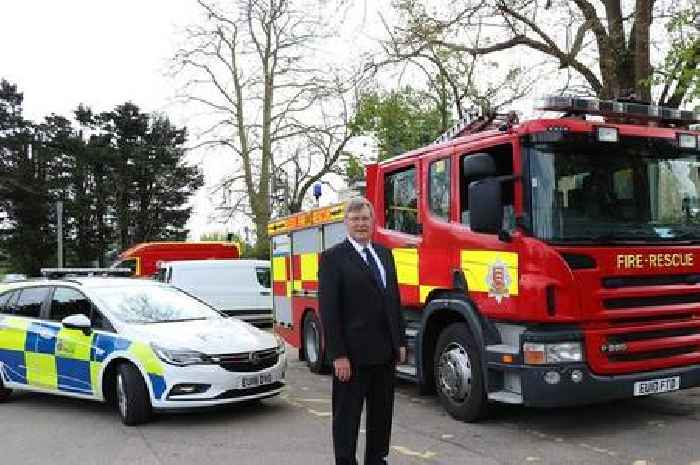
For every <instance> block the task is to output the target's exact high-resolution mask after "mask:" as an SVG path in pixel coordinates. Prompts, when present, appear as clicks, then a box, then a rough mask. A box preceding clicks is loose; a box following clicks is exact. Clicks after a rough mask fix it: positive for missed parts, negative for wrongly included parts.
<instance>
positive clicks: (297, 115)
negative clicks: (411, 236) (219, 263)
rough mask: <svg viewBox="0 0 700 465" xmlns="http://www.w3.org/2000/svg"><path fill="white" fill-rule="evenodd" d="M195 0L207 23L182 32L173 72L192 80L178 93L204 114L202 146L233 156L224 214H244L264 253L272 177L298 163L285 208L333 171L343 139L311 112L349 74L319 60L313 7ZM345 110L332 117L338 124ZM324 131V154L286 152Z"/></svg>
mask: <svg viewBox="0 0 700 465" xmlns="http://www.w3.org/2000/svg"><path fill="white" fill-rule="evenodd" d="M197 1H198V4H199V5H200V6H201V8H202V11H203V12H204V13H205V14H206V20H205V21H204V23H203V24H202V25H200V26H193V27H191V28H190V29H189V30H188V31H187V45H186V46H185V47H183V48H182V49H181V50H180V51H179V52H178V53H177V55H176V57H175V62H176V65H177V69H176V72H178V73H180V74H181V75H183V76H192V77H191V78H190V79H189V80H188V82H187V83H186V85H185V86H184V89H183V97H184V98H185V99H186V100H187V101H189V102H194V103H197V104H200V105H203V106H204V107H205V108H206V109H207V110H208V114H209V116H212V115H213V118H214V122H213V123H212V124H211V125H210V126H209V127H208V128H207V129H206V130H205V131H203V134H202V138H203V142H202V143H201V145H202V146H209V147H223V148H226V149H227V150H229V151H230V152H231V153H232V154H233V155H234V160H235V162H234V163H232V165H233V167H234V169H235V170H236V171H235V173H234V174H233V175H232V176H231V177H229V178H228V179H226V181H225V182H224V183H222V185H221V186H220V188H221V189H223V191H224V192H225V193H226V196H227V197H229V202H230V203H229V206H230V207H231V211H230V212H229V214H232V213H234V212H241V213H244V214H245V215H247V216H249V217H250V218H251V219H252V221H253V223H254V225H255V229H256V244H257V245H256V247H257V250H256V253H257V254H258V255H260V256H263V255H265V254H266V251H267V247H268V244H267V242H268V238H267V223H268V221H269V220H270V218H271V215H272V213H273V205H272V202H271V184H272V180H273V174H274V173H275V171H279V170H283V171H284V170H287V169H288V168H289V167H290V164H291V165H294V166H298V167H299V168H300V169H299V170H297V171H295V173H297V174H295V176H301V178H300V179H296V180H295V192H294V193H293V194H294V200H293V201H290V202H289V203H290V205H289V206H290V207H292V206H296V205H300V204H301V200H302V199H303V197H304V195H305V194H306V191H307V190H308V188H309V186H311V185H312V184H313V182H315V181H316V180H318V179H320V178H321V177H322V176H323V175H324V174H325V173H327V172H328V171H330V170H331V169H332V167H333V164H334V162H335V161H336V160H337V154H335V147H336V146H337V145H338V144H341V145H344V143H345V142H346V141H347V138H346V137H345V136H344V135H343V131H342V124H340V125H339V124H338V123H337V122H335V121H330V118H326V119H325V120H324V118H321V121H320V122H319V121H318V119H319V118H318V117H317V116H313V115H314V114H315V113H318V112H319V111H320V109H322V108H321V107H322V105H324V104H325V103H326V102H328V101H329V100H333V99H338V98H342V95H343V94H344V93H345V91H346V90H347V86H346V85H345V84H344V83H345V82H351V83H352V80H350V81H348V80H343V79H340V78H338V77H337V75H338V74H339V72H338V71H337V70H332V69H328V68H329V67H328V66H324V67H322V66H321V65H320V64H319V63H320V62H321V61H322V57H320V56H319V52H318V50H319V48H320V44H321V42H322V41H323V40H324V39H327V38H329V36H330V34H328V33H327V32H326V30H327V28H326V27H325V24H324V22H323V20H322V16H323V9H322V8H321V7H320V3H318V2H316V3H314V2H311V1H306V2H305V1H304V0H234V1H232V2H230V3H229V4H230V5H233V7H232V9H229V10H227V9H224V8H223V7H221V6H220V5H218V4H217V3H216V1H215V0H197ZM309 115H312V116H311V120H310V121H309ZM346 115H347V112H345V116H344V115H343V114H342V113H341V114H337V115H336V117H338V118H340V120H341V122H342V120H343V118H346ZM338 131H340V132H338ZM339 134H340V136H339ZM324 137H326V138H327V140H326V142H327V143H328V145H327V147H326V149H327V151H326V152H323V151H319V150H318V148H317V147H315V146H313V144H312V145H311V147H309V148H308V149H305V150H298V151H297V150H295V149H296V148H298V147H302V141H308V142H312V143H313V142H314V141H315V140H317V139H318V138H321V139H323V138H324ZM290 147H291V148H293V149H290ZM297 153H298V154H300V155H301V154H304V155H305V156H310V157H312V158H314V157H315V156H316V155H319V154H320V155H321V156H322V157H323V158H322V160H321V162H320V163H316V162H315V161H313V162H309V163H306V162H305V161H304V160H300V159H298V157H296V158H295V156H292V157H291V158H290V155H296V154H297Z"/></svg>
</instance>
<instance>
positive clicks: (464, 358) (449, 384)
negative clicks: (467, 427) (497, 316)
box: [433, 323, 488, 422]
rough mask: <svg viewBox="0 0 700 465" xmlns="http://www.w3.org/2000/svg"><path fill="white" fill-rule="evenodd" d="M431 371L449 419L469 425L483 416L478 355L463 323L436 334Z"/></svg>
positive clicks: (482, 389) (482, 392) (483, 404)
mask: <svg viewBox="0 0 700 465" xmlns="http://www.w3.org/2000/svg"><path fill="white" fill-rule="evenodd" d="M433 367H434V373H435V387H436V388H437V392H438V396H439V398H440V403H441V404H442V406H443V408H444V409H445V410H447V412H448V413H449V414H450V415H451V416H452V417H453V418H455V419H456V420H461V421H466V422H473V421H477V420H479V419H481V418H483V417H484V416H485V415H486V409H487V406H488V400H487V399H486V390H485V389H484V378H483V374H482V371H481V354H480V352H479V350H478V348H477V347H476V345H475V343H474V341H473V338H472V335H471V332H470V331H469V327H468V326H467V324H466V323H452V324H451V325H449V326H448V327H446V328H445V329H444V330H443V331H442V333H440V337H439V338H438V343H437V348H436V351H435V358H434V360H433Z"/></svg>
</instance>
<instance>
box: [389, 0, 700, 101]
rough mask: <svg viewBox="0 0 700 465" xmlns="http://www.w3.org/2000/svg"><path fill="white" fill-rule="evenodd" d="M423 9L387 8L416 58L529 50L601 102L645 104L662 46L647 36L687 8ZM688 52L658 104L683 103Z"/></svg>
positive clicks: (616, 3) (539, 5) (532, 1)
mask: <svg viewBox="0 0 700 465" xmlns="http://www.w3.org/2000/svg"><path fill="white" fill-rule="evenodd" d="M428 3H429V2H425V1H420V0H397V1H395V2H394V5H395V7H396V8H397V9H398V10H399V11H400V12H401V14H402V17H403V19H404V20H403V22H402V24H401V25H400V26H399V27H398V28H397V34H398V36H399V37H400V43H402V44H404V45H410V46H411V47H412V49H414V50H419V51H421V53H426V52H429V51H430V50H431V49H433V48H434V47H438V48H442V49H445V50H450V51H453V52H459V53H463V54H465V55H468V56H472V57H478V56H486V55H490V54H495V53H498V52H503V51H506V50H511V49H516V48H519V49H521V50H523V51H525V50H528V49H529V50H531V51H536V52H539V53H540V54H542V55H543V56H545V57H547V58H548V59H550V60H552V61H553V62H554V63H556V64H557V65H558V67H559V68H560V69H561V70H568V69H571V70H574V71H575V73H576V74H577V75H578V76H580V77H581V78H582V79H583V81H584V82H585V83H586V85H587V86H588V87H589V89H590V90H591V91H592V93H594V94H595V95H597V96H599V97H601V98H616V97H620V96H624V95H626V94H630V93H634V94H635V95H636V96H637V97H638V98H641V99H644V100H648V101H650V100H651V85H652V82H653V79H652V77H653V73H654V67H653V65H652V54H653V52H656V51H657V50H658V51H659V52H660V54H661V55H663V54H664V48H666V49H668V48H669V47H668V44H669V42H670V40H669V38H668V37H666V36H665V34H664V36H663V37H662V38H661V40H659V41H658V42H657V43H655V42H654V41H652V31H653V30H655V29H654V28H657V30H658V31H663V30H665V27H666V25H667V24H668V22H669V21H670V19H671V17H672V16H673V14H674V11H676V10H678V9H681V8H689V7H690V6H689V5H690V2H687V1H685V0H668V1H660V0H659V1H655V0H635V1H632V0H629V1H623V0H601V1H600V2H592V1H589V0H572V1H571V2H569V1H564V0H459V1H456V2H451V6H450V7H449V8H445V9H439V8H434V9H431V10H430V11H429V10H428V7H427V5H428ZM430 4H431V6H434V3H433V2H431V3H430ZM693 27H695V28H697V25H696V24H695V25H693V23H692V22H690V23H688V24H686V27H684V28H677V29H676V30H675V31H674V33H676V34H681V35H682V34H686V35H687V34H692V33H693V32H692V29H693ZM484 32H485V33H486V36H487V38H488V43H486V42H484V41H483V40H482V41H481V42H477V43H475V41H474V36H475V35H477V34H483V33H484ZM695 33H696V34H697V29H696V32H695ZM659 37H661V32H659ZM694 40H695V41H697V35H696V36H695V39H694ZM664 41H665V43H664ZM691 42H692V41H691ZM695 44H697V42H695ZM689 50H690V52H689V53H687V54H685V55H684V57H683V59H682V60H677V61H676V63H675V65H676V67H675V69H673V70H671V72H668V73H667V74H666V75H665V79H664V83H663V84H664V86H665V87H666V91H665V92H663V95H662V97H663V98H661V99H659V101H658V103H659V104H663V105H669V106H678V105H679V104H681V103H682V101H683V99H684V98H685V96H686V92H687V91H688V85H687V80H686V81H684V80H683V79H682V76H686V75H687V73H688V72H689V71H690V72H696V70H697V67H698V58H699V57H700V47H697V46H695V47H694V48H693V47H691V48H690V49H689ZM659 61H660V62H661V61H663V59H662V60H659ZM596 64H597V69H596ZM670 88H673V89H674V91H673V92H671V91H669V89H670Z"/></svg>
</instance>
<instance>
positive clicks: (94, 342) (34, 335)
mask: <svg viewBox="0 0 700 465" xmlns="http://www.w3.org/2000/svg"><path fill="white" fill-rule="evenodd" d="M117 351H119V352H128V353H129V354H131V355H132V356H133V357H134V358H135V359H136V360H138V361H139V362H140V363H141V365H142V366H143V368H144V369H145V370H146V373H147V374H148V377H149V379H150V381H151V385H152V386H153V394H154V396H155V398H156V399H160V398H161V397H162V395H163V393H164V392H165V388H166V384H165V378H164V374H165V369H164V367H163V364H162V363H161V361H160V360H159V359H158V358H157V357H156V355H155V354H154V353H153V350H152V349H151V347H150V346H149V345H148V344H145V343H142V342H132V341H129V340H128V339H125V338H122V337H119V336H116V335H114V336H113V335H109V334H102V333H97V332H93V333H91V334H90V335H85V334H84V333H83V332H82V331H80V330H75V329H67V328H63V327H62V326H60V325H58V324H52V323H43V322H31V321H29V320H25V319H24V318H19V317H12V316H10V317H0V362H1V363H2V369H3V371H4V377H5V378H6V379H8V380H9V381H12V382H14V383H18V384H26V385H29V386H35V387H39V388H43V389H50V390H58V391H63V392H71V393H78V394H88V395H90V394H92V395H98V394H99V392H98V389H99V386H100V385H101V383H100V379H99V377H100V373H101V370H102V367H103V364H104V361H105V360H106V359H107V358H108V357H109V356H110V355H111V354H112V353H114V352H117Z"/></svg>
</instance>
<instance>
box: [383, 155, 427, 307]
mask: <svg viewBox="0 0 700 465" xmlns="http://www.w3.org/2000/svg"><path fill="white" fill-rule="evenodd" d="M419 179H420V176H419V169H418V164H417V163H407V164H406V165H404V166H401V167H397V168H396V169H392V170H391V171H387V172H385V173H383V174H382V179H381V180H380V184H381V185H382V186H383V192H382V193H380V195H382V194H383V195H382V197H381V198H380V199H377V200H380V201H381V204H379V205H377V206H376V209H377V210H378V211H377V220H378V221H377V223H378V224H377V229H376V233H375V238H376V240H377V241H378V242H379V243H380V244H382V245H384V246H385V247H388V248H389V249H391V251H392V253H393V255H394V263H395V264H396V275H397V279H398V283H399V290H400V293H401V303H402V304H403V305H405V306H413V305H418V303H419V297H420V292H419V290H420V282H419V248H420V245H421V243H422V224H421V220H420V216H419V205H420V199H419V195H418V192H419V191H418V182H419ZM380 192H381V191H380ZM378 203H379V202H378Z"/></svg>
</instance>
